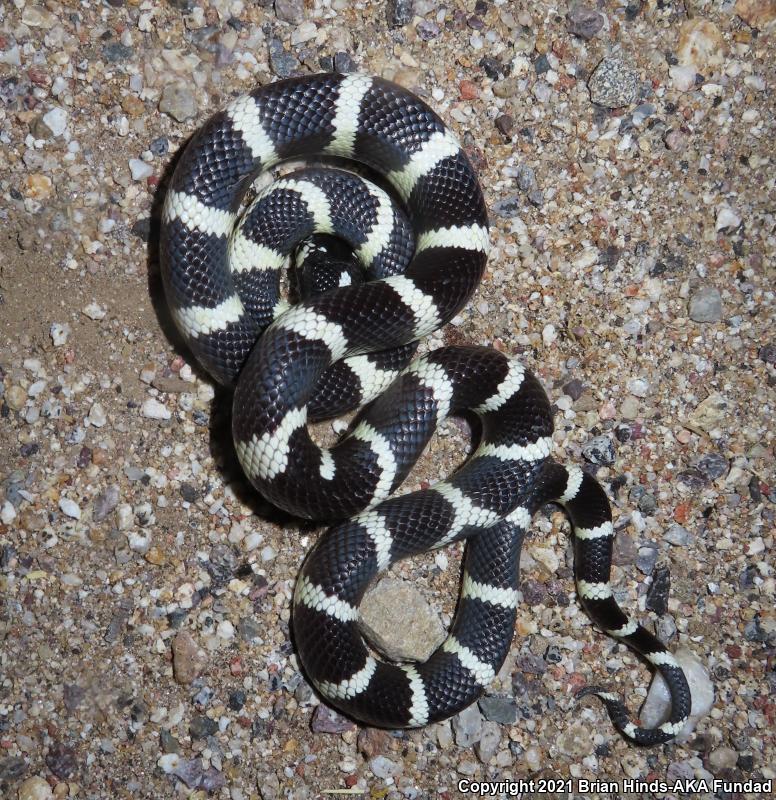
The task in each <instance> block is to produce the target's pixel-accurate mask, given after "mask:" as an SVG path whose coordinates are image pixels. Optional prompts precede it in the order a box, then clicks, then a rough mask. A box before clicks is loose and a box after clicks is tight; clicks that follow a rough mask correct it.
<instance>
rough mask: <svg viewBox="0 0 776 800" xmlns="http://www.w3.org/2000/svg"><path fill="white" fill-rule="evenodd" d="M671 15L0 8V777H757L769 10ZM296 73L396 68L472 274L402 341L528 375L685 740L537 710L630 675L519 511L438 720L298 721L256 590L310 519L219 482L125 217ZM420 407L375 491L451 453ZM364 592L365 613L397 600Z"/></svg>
mask: <svg viewBox="0 0 776 800" xmlns="http://www.w3.org/2000/svg"><path fill="white" fill-rule="evenodd" d="M675 5H676V4H670V3H657V4H655V3H638V2H628V3H622V4H617V3H614V4H612V3H609V4H597V3H593V2H588V3H569V4H564V5H563V7H562V8H559V7H558V6H557V4H555V5H553V4H550V3H548V2H546V1H545V0H538V2H536V3H532V4H509V3H498V4H497V3H475V2H471V3H469V4H468V5H465V4H461V3H458V4H448V5H447V6H443V5H441V4H438V3H435V2H433V1H432V0H414V2H409V1H407V2H404V0H400V1H399V2H392V3H390V4H379V3H371V4H360V5H359V4H353V3H351V2H348V0H331V2H326V3H322V2H319V0H312V2H310V3H305V4H301V3H299V2H297V1H296V0H283V2H277V3H272V2H269V0H262V2H259V3H245V2H229V3H227V2H224V0H202V2H194V0H171V2H168V3H138V2H134V0H133V2H131V3H127V2H123V0H106V2H96V0H84V2H80V3H77V4H73V3H70V4H62V3H60V4H56V3H54V4H52V3H32V2H29V0H28V2H16V3H6V4H5V5H4V6H3V11H2V12H0V147H1V148H2V152H3V157H4V169H3V170H2V175H0V193H2V202H1V203H0V218H2V222H3V228H4V232H5V235H4V238H3V261H2V279H0V304H2V313H0V425H2V435H1V436H0V441H2V443H3V446H2V447H0V594H2V596H3V603H2V605H1V607H0V649H2V653H3V669H2V672H3V678H2V694H3V709H4V712H3V713H2V714H0V744H2V758H0V795H1V796H3V797H6V796H7V797H9V798H13V800H16V798H18V797H22V798H27V800H29V798H30V797H44V798H51V797H57V798H60V797H68V796H78V797H85V798H92V797H94V798H102V797H113V796H116V795H117V793H118V794H122V793H123V794H126V795H127V796H132V797H138V798H145V797H149V798H151V797H168V796H176V797H177V796H189V795H191V796H193V797H196V798H201V797H204V796H206V795H207V794H208V793H210V796H214V797H219V798H224V800H241V799H242V800H248V798H252V797H256V796H260V797H263V798H270V797H272V798H277V800H280V798H284V797H288V798H294V800H305V798H312V797H313V796H316V795H317V794H319V793H320V792H321V791H322V789H337V790H343V789H345V790H349V791H360V792H362V793H364V794H369V793H372V794H373V795H374V796H375V797H378V796H379V797H386V798H388V800H401V798H408V800H411V799H412V798H420V797H426V796H429V797H431V796H436V795H437V794H440V792H442V793H445V792H446V793H447V794H448V795H450V796H451V797H452V796H453V795H455V792H456V789H455V786H456V781H457V780H458V779H459V778H461V777H464V776H469V777H471V778H472V779H476V780H480V779H485V780H493V779H499V778H500V777H503V776H517V775H527V774H529V773H530V774H534V773H538V772H539V771H540V770H542V769H544V768H546V765H547V764H552V765H553V772H555V773H557V774H558V775H572V776H581V777H587V778H598V779H601V780H617V779H620V778H621V777H622V775H623V774H626V775H633V776H636V777H639V778H643V779H646V778H647V776H649V777H650V780H651V779H656V780H657V779H659V780H665V779H666V778H667V777H668V776H672V775H687V776H690V777H698V776H701V775H710V774H711V773H714V772H718V773H719V774H720V775H721V776H724V777H725V778H727V777H729V775H731V774H734V775H736V776H737V775H738V774H739V772H738V771H740V773H741V774H744V775H746V776H747V777H751V778H753V779H755V780H757V779H763V778H764V777H766V776H770V777H773V775H772V770H773V766H772V765H773V763H774V761H775V760H776V753H774V748H773V743H772V741H771V739H770V738H768V737H767V736H766V735H765V733H764V732H767V731H769V730H770V729H771V728H772V727H773V722H774V703H773V699H772V698H773V695H774V691H776V685H774V681H773V679H772V675H773V670H772V669H771V668H770V665H769V662H768V658H769V653H771V652H772V649H773V646H774V618H773V608H774V593H775V592H776V585H775V584H774V574H773V568H772V559H771V558H770V553H772V552H773V547H774V537H773V530H774V528H776V526H774V502H776V488H774V487H776V474H774V469H773V464H774V463H776V460H775V459H774V451H773V447H774V442H773V424H772V419H771V417H772V405H773V401H772V394H773V385H774V381H776V373H775V372H774V364H775V363H776V348H775V347H774V342H773V334H772V322H771V321H772V319H773V301H774V295H773V286H772V284H773V281H772V278H771V276H770V273H769V269H770V267H771V265H772V264H773V263H774V260H775V259H776V240H775V239H774V234H773V223H772V214H773V208H774V204H775V203H776V196H774V187H773V185H772V182H769V180H768V177H769V175H770V170H772V161H773V155H772V152H771V151H772V142H773V140H774V134H775V133H776V131H774V126H775V125H776V123H775V122H774V118H773V114H772V109H771V104H772V97H771V92H770V87H772V86H773V85H774V82H775V81H776V66H775V65H774V63H773V58H772V57H771V49H770V48H769V44H768V42H769V35H770V34H771V32H772V29H773V24H774V22H776V20H773V19H769V16H768V15H769V14H770V15H771V17H772V16H773V12H772V9H770V6H771V5H772V4H768V3H758V2H755V1H754V0H751V2H749V0H746V2H745V1H744V0H737V2H736V3H734V4H727V5H725V4H722V5H720V4H713V3H706V4H696V5H697V8H694V9H693V15H692V18H690V19H684V18H682V19H677V17H676V8H675ZM60 6H66V8H65V9H64V12H63V9H62V8H60ZM728 6H730V7H729V8H728ZM771 38H772V36H771ZM332 66H335V67H336V68H338V69H342V70H350V69H353V68H354V67H358V68H359V69H362V70H364V71H366V72H369V73H372V74H377V75H382V76H384V77H386V78H389V79H394V80H398V81H399V82H400V83H402V84H404V85H405V86H408V87H411V88H414V89H416V90H417V91H418V92H420V93H421V94H422V95H423V97H425V98H426V99H427V101H428V102H429V103H430V104H431V105H432V106H433V107H434V108H435V109H437V110H438V111H439V112H440V113H441V115H442V116H443V118H444V119H445V120H446V121H447V122H448V123H449V124H450V126H451V128H452V130H453V132H454V133H455V134H456V135H457V137H458V138H459V140H461V141H462V142H463V143H464V145H465V147H466V148H467V150H468V151H469V152H470V154H471V155H472V157H473V158H475V160H476V163H477V167H478V170H479V172H480V176H481V182H482V186H483V191H484V193H485V199H486V202H487V205H488V210H489V214H490V219H491V240H492V249H491V255H490V259H489V263H488V268H487V271H486V273H485V275H484V278H483V281H482V283H481V285H480V286H479V287H478V289H477V292H476V295H475V297H474V298H473V299H472V301H471V302H470V303H469V304H468V305H467V306H466V307H465V308H464V309H462V310H461V311H460V312H459V313H458V315H457V316H456V317H455V319H454V320H453V324H452V325H450V326H448V327H447V328H445V329H443V330H442V331H440V332H439V333H438V334H436V335H434V336H433V337H431V343H430V345H426V344H424V345H423V347H426V346H431V347H437V346H440V345H442V344H445V343H448V344H462V343H475V344H482V345H492V346H495V347H498V348H499V349H502V350H503V351H504V352H506V353H509V354H510V355H513V356H516V357H519V358H520V359H521V361H523V362H524V363H525V364H526V366H528V367H529V368H531V369H532V370H533V371H534V372H536V373H537V374H538V375H539V377H540V379H541V381H542V382H543V384H544V385H545V386H546V387H547V389H548V393H549V395H550V398H551V402H552V403H553V404H554V408H555V410H556V413H555V434H554V437H553V455H554V456H555V457H556V458H558V460H559V461H561V462H562V463H569V464H581V463H583V462H584V461H586V460H587V461H588V463H587V464H586V466H585V468H586V469H590V471H591V472H593V473H594V474H595V475H596V477H597V478H598V479H599V480H601V482H602V483H603V485H604V486H605V488H606V491H607V494H608V495H609V496H610V498H612V499H613V505H614V508H613V512H614V521H615V528H616V530H617V538H616V540H615V561H616V567H615V569H614V570H613V580H612V587H613V591H614V594H615V597H616V598H617V599H618V601H619V602H620V603H621V604H622V606H623V608H624V609H625V610H626V611H627V612H628V614H629V615H630V616H632V618H634V619H638V620H640V621H641V622H643V623H644V624H645V625H647V626H648V627H649V628H651V629H654V630H655V631H657V633H658V635H660V636H661V637H662V638H663V639H664V640H666V641H670V643H671V646H672V647H677V648H679V649H680V652H681V651H682V650H684V649H687V650H689V651H690V653H691V654H694V655H695V657H696V658H702V659H703V664H702V667H703V668H704V669H703V670H702V671H698V672H697V676H696V673H695V672H693V676H694V677H693V678H692V679H693V681H695V682H694V684H693V685H694V687H695V694H696V695H697V697H695V696H694V702H695V701H696V700H699V699H702V700H703V702H702V703H700V705H699V706H698V707H699V709H700V710H699V711H697V720H694V724H695V725H696V730H695V732H694V733H693V734H692V735H691V736H690V739H689V742H692V744H691V745H690V744H689V742H688V745H687V746H686V747H667V748H660V749H654V750H650V751H642V750H639V749H637V748H632V747H629V746H628V744H627V743H626V742H625V741H624V740H623V739H622V738H621V737H618V736H616V735H615V734H614V731H613V729H612V727H611V724H610V722H609V720H608V718H607V717H606V714H605V711H604V710H603V709H601V708H600V707H599V706H598V705H595V704H592V703H591V704H589V705H588V704H585V705H577V704H575V702H574V696H575V694H576V692H577V691H578V689H580V688H581V687H582V686H584V685H586V684H593V683H596V684H600V685H603V686H607V687H611V688H612V689H613V690H620V689H623V690H624V691H625V699H626V701H627V702H628V704H629V706H630V708H632V709H634V710H635V709H636V707H637V705H638V699H639V697H638V695H639V692H641V691H642V690H643V688H644V680H645V675H646V673H645V672H644V670H643V666H642V664H641V663H640V661H639V660H638V659H637V658H635V657H633V656H631V655H630V654H628V655H626V651H625V650H624V649H623V648H622V647H621V646H618V645H616V643H615V642H614V641H613V640H612V639H611V638H609V637H606V636H605V635H602V634H601V633H600V632H597V631H595V630H594V629H593V626H591V625H590V624H589V620H588V618H587V616H586V615H585V614H584V612H583V611H582V610H581V608H580V606H579V603H578V599H577V597H576V595H575V588H574V580H573V572H572V569H571V564H572V560H571V558H570V550H569V548H568V537H567V532H566V531H567V529H566V525H565V522H563V516H562V513H561V512H560V511H558V510H557V509H554V508H550V507H548V508H546V509H543V510H541V511H539V512H538V513H537V515H536V517H535V519H534V521H533V523H532V532H533V533H532V536H533V538H532V540H530V541H529V542H528V543H527V545H526V547H525V548H524V552H523V555H522V558H521V578H522V584H521V595H522V601H521V603H520V605H519V608H518V620H517V634H516V636H515V638H514V641H513V643H512V646H511V649H510V652H509V654H508V656H507V660H506V663H505V666H504V668H503V669H502V670H501V672H500V673H499V675H498V676H497V678H496V679H495V680H494V682H493V683H492V685H491V686H490V687H489V688H488V693H489V694H488V695H487V696H486V697H483V698H482V699H481V701H480V704H479V706H477V707H475V709H474V711H473V712H472V711H470V712H468V713H467V715H461V716H460V717H459V718H457V719H456V720H455V722H454V724H453V725H451V724H450V723H444V724H441V725H435V726H430V727H429V728H427V729H424V730H422V731H390V732H385V731H379V732H377V733H372V732H369V730H368V729H365V728H363V727H358V726H356V725H355V724H354V723H353V722H352V721H351V720H348V719H345V718H343V717H338V716H336V715H335V717H334V719H333V720H332V719H329V718H327V715H328V714H329V712H328V711H327V710H326V708H325V706H324V705H322V703H321V698H320V696H319V695H318V694H317V693H315V692H314V691H313V689H312V688H311V687H310V685H309V683H308V682H307V680H306V679H305V677H304V674H303V672H302V671H301V669H300V665H299V664H298V662H297V659H296V655H295V649H294V642H293V637H292V632H291V628H290V624H291V620H290V609H291V598H292V594H293V590H294V581H295V578H296V576H297V574H298V572H299V567H300V564H301V563H302V560H303V558H304V555H305V553H306V552H307V551H308V550H309V548H310V546H311V545H312V543H313V542H314V541H315V538H316V537H317V535H318V529H317V528H313V527H312V526H310V525H308V524H307V523H305V524H304V525H300V524H299V523H297V522H296V521H291V520H287V519H286V518H284V517H278V515H277V514H276V513H275V512H273V511H272V510H271V509H270V508H268V507H267V506H266V505H265V504H264V503H262V501H261V500H260V499H259V498H257V497H256V495H255V494H254V493H253V491H252V490H251V488H250V487H249V485H248V484H247V482H246V481H245V480H244V479H243V478H242V477H241V476H240V472H239V469H238V468H237V466H236V464H235V461H234V454H233V451H232V448H231V445H230V444H229V398H228V392H225V391H222V390H220V389H219V390H215V389H214V387H213V386H212V385H211V384H210V382H209V381H208V380H207V378H206V377H205V376H204V375H203V373H202V372H201V371H200V370H199V368H198V367H197V366H196V365H195V364H193V363H191V362H190V355H189V353H188V352H186V351H185V350H184V349H183V348H182V347H181V346H180V342H179V339H178V338H177V337H176V336H175V334H174V333H173V327H172V325H171V323H170V319H169V314H168V312H167V310H166V306H165V303H164V301H163V298H162V295H161V287H160V285H159V273H158V253H157V249H158V226H159V214H160V209H161V208H162V206H163V202H164V197H165V191H166V188H165V187H166V185H167V182H168V180H169V177H170V175H171V170H172V167H173V165H174V163H175V159H176V158H177V157H178V156H179V154H180V151H181V148H182V147H183V146H184V144H185V143H186V141H187V140H188V139H189V137H190V136H191V135H192V134H193V133H194V132H195V130H197V128H198V127H199V125H200V124H201V123H202V122H203V121H204V120H205V118H206V117H207V116H208V115H209V114H210V113H213V112H215V111H216V110H217V109H219V108H221V107H223V105H224V104H226V103H227V102H229V100H230V99H231V98H233V97H236V96H238V95H239V94H241V93H243V92H246V91H249V90H250V89H252V88H254V87H255V86H257V85H263V84H266V83H268V82H269V81H271V80H273V79H275V78H277V77H281V76H283V77H285V76H292V75H295V74H300V73H307V72H311V71H319V70H320V69H322V68H331V67H332ZM343 424H344V423H343ZM441 434H442V435H438V436H435V437H433V439H432V441H431V442H430V444H429V447H428V449H427V452H426V453H424V455H423V457H422V458H421V460H420V462H419V464H418V465H417V467H416V468H414V469H413V471H412V473H411V474H410V476H409V478H408V479H407V481H406V482H405V484H404V485H403V487H402V489H401V491H408V492H409V491H415V490H417V489H418V488H420V487H421V486H422V485H426V482H429V483H433V482H434V481H436V480H438V479H439V478H440V477H443V476H446V475H450V474H451V473H452V472H453V470H454V469H455V468H456V467H457V466H458V465H459V464H460V463H461V461H462V459H463V458H464V457H465V454H466V453H467V452H468V448H469V447H470V446H476V445H472V444H471V443H470V441H469V437H468V433H466V431H465V429H463V428H460V427H459V426H458V424H457V422H456V421H455V420H451V421H450V422H448V423H446V424H445V425H444V426H443V429H442V431H441ZM634 487H638V488H639V490H640V491H635V488H634ZM461 551H462V548H461V545H459V544H456V545H452V546H451V547H449V548H446V549H444V550H440V551H439V552H438V553H436V554H429V555H424V556H421V557H418V558H414V559H410V560H408V561H406V562H402V563H401V564H400V565H397V566H396V567H395V568H393V569H392V570H391V574H390V576H389V577H390V578H391V579H394V580H400V581H402V582H403V583H404V584H406V585H408V586H410V587H413V589H414V590H415V591H420V592H421V594H422V598H423V608H424V613H430V616H431V617H432V618H436V624H437V625H438V626H439V627H438V628H437V635H438V636H442V635H443V634H442V631H443V629H447V628H449V625H450V623H451V620H452V616H453V613H454V610H455V598H456V596H457V591H458V582H459V578H460V566H459V564H460V561H459V559H460V557H461ZM666 570H668V571H670V590H668V587H667V582H666V581H665V579H664V578H663V577H661V576H663V575H665V574H666ZM392 608H393V611H392V612H391V613H395V614H396V619H397V620H401V624H399V625H394V627H395V628H397V629H401V630H396V631H392V632H391V635H390V636H386V639H390V640H393V639H397V638H400V637H398V636H397V634H399V633H401V634H403V633H404V632H405V629H407V628H412V627H413V625H412V624H411V622H410V620H411V617H410V615H409V614H407V613H405V612H406V609H404V608H401V609H397V608H396V607H395V606H394V607H392ZM650 608H655V609H656V610H655V611H651V610H649V609H650ZM640 609H641V610H640ZM397 611H401V612H402V613H397ZM658 613H660V614H662V615H661V616H658ZM178 637H181V638H180V639H178ZM186 637H190V642H188V643H187V641H186ZM191 642H193V645H194V646H193V647H191ZM427 644H428V643H427ZM187 648H189V649H188V652H186V650H187ZM186 658H189V662H188V663H187V662H186ZM187 667H188V669H189V673H188V674H186V673H185V669H186V668H187ZM690 669H691V670H695V668H693V667H691V668H690ZM181 677H183V680H182V681H181V680H180V678H181ZM696 677H697V680H696ZM712 682H713V684H712ZM658 683H659V679H657V678H656V679H655V681H654V683H653V687H654V686H655V685H657V684H658ZM714 690H716V698H717V699H715V694H714ZM663 709H664V710H665V706H664V707H663ZM694 711H695V709H694ZM641 717H642V719H643V720H645V721H647V720H648V719H649V715H648V714H647V713H646V712H641ZM192 732H193V733H194V734H196V736H204V737H205V738H192ZM771 738H772V737H771ZM734 755H735V756H736V758H735V761H734V757H733V756H734ZM169 756H174V757H175V758H168V757H169ZM162 759H165V760H162ZM375 759H380V760H377V761H375ZM486 760H487V762H488V763H487V764H485V763H483V762H484V761H486ZM373 767H374V768H375V769H373ZM377 773H380V774H379V775H378V774H377ZM440 796H442V795H440Z"/></svg>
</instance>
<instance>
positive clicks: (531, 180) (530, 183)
mask: <svg viewBox="0 0 776 800" xmlns="http://www.w3.org/2000/svg"><path fill="white" fill-rule="evenodd" d="M517 186H518V188H519V189H520V191H521V192H525V193H526V194H527V193H528V192H531V191H532V190H533V189H535V188H536V173H535V172H534V171H533V169H532V168H531V167H529V166H528V164H521V165H520V166H519V167H518V168H517Z"/></svg>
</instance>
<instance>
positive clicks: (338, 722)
mask: <svg viewBox="0 0 776 800" xmlns="http://www.w3.org/2000/svg"><path fill="white" fill-rule="evenodd" d="M310 727H311V728H312V730H313V733H345V732H346V731H354V730H355V729H356V725H355V723H354V722H353V721H352V720H349V719H348V718H347V717H343V716H342V714H338V713H337V712H336V711H335V710H334V709H333V708H329V707H328V706H324V705H319V706H316V707H315V711H314V712H313V717H312V720H311V722H310Z"/></svg>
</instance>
